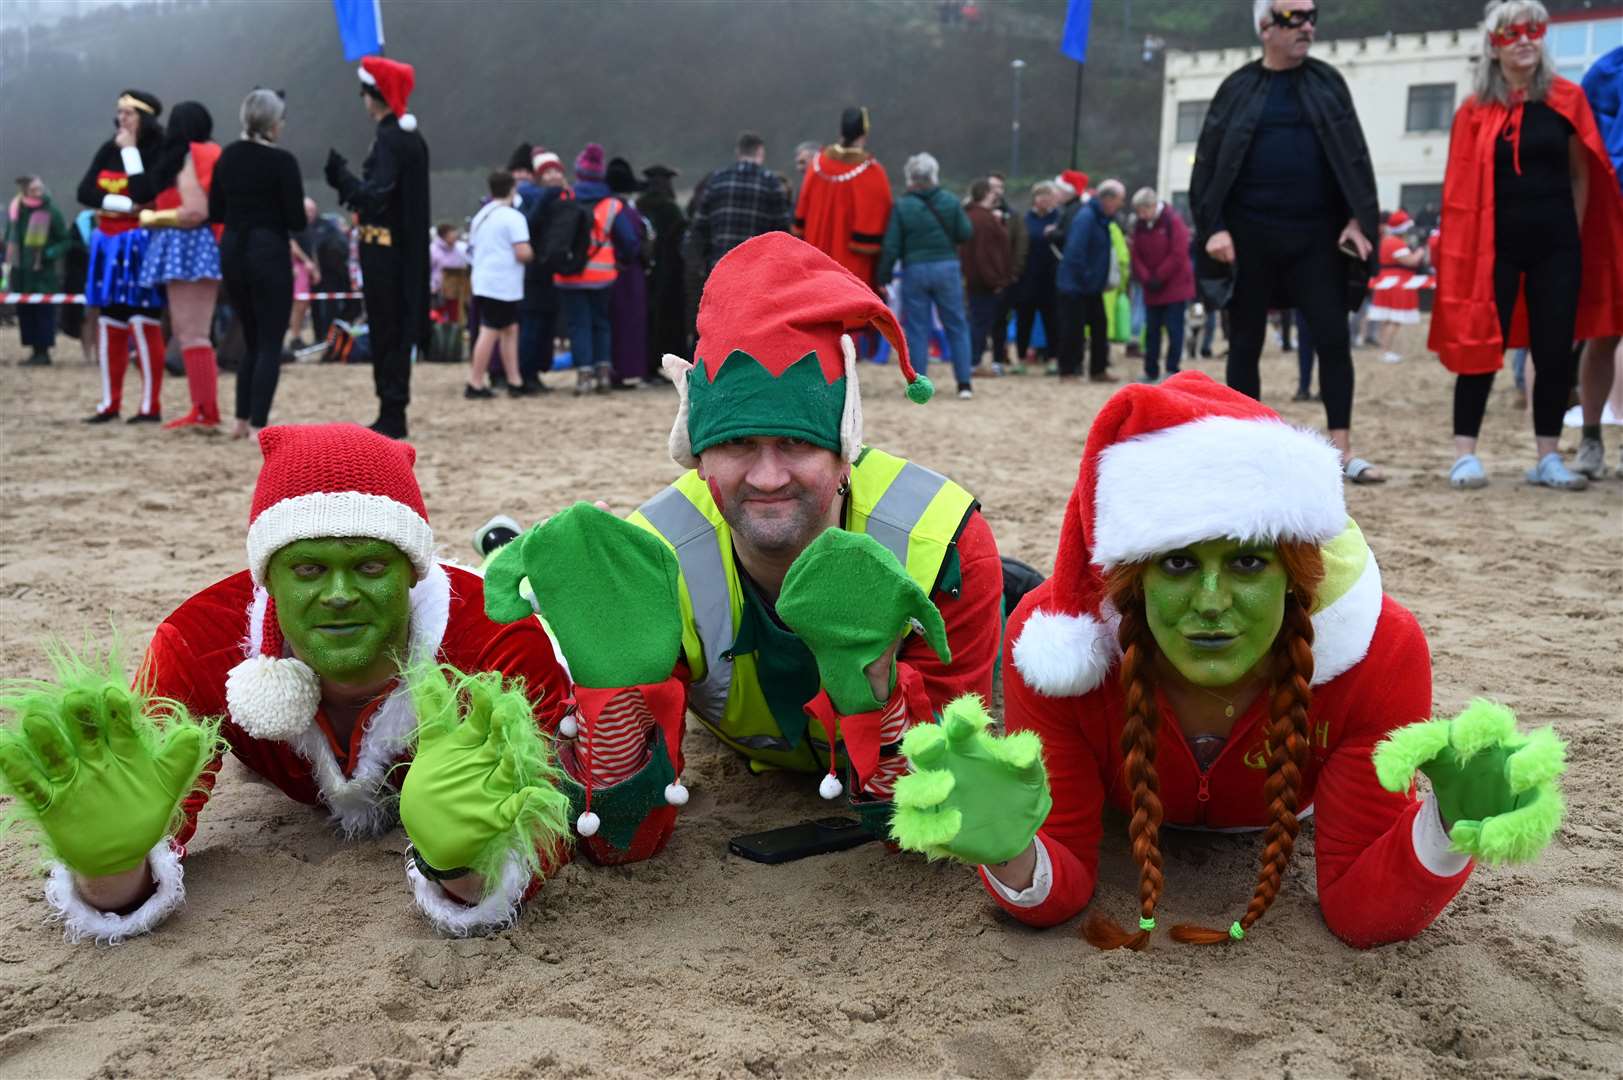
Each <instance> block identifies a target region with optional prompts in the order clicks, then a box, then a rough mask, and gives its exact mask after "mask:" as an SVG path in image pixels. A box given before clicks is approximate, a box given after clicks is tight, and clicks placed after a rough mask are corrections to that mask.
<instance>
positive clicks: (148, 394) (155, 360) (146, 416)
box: [129, 315, 164, 424]
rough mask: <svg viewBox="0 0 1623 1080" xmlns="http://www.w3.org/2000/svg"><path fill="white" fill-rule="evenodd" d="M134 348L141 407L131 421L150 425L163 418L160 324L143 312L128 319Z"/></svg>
mask: <svg viewBox="0 0 1623 1080" xmlns="http://www.w3.org/2000/svg"><path fill="white" fill-rule="evenodd" d="M130 333H131V334H133V335H134V336H135V351H136V354H137V355H138V356H140V358H141V408H140V411H138V412H137V413H136V414H135V415H134V416H132V417H130V419H129V422H130V423H132V424H152V423H156V422H158V421H159V420H161V419H163V404H162V393H163V355H164V342H163V323H161V322H159V321H158V320H157V319H154V318H151V317H149V316H146V315H137V316H135V318H133V319H131V320H130Z"/></svg>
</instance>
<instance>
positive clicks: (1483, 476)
mask: <svg viewBox="0 0 1623 1080" xmlns="http://www.w3.org/2000/svg"><path fill="white" fill-rule="evenodd" d="M1448 486H1449V487H1454V488H1459V489H1461V490H1462V491H1463V490H1465V489H1468V488H1479V487H1487V486H1488V474H1487V473H1486V472H1485V471H1483V468H1482V461H1481V460H1480V459H1479V458H1478V457H1477V456H1476V455H1475V454H1465V455H1463V456H1462V457H1461V458H1460V459H1459V460H1458V461H1456V462H1454V467H1453V468H1452V469H1449V470H1448Z"/></svg>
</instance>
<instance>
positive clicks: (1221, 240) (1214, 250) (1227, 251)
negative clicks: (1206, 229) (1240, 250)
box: [1206, 229, 1234, 263]
mask: <svg viewBox="0 0 1623 1080" xmlns="http://www.w3.org/2000/svg"><path fill="white" fill-rule="evenodd" d="M1206 254H1208V255H1210V256H1211V257H1212V258H1214V259H1216V260H1217V261H1218V262H1220V263H1232V262H1234V237H1232V236H1230V235H1229V231H1228V230H1227V229H1224V230H1223V231H1221V232H1214V233H1212V235H1211V237H1210V238H1209V239H1208V240H1207V241H1206Z"/></svg>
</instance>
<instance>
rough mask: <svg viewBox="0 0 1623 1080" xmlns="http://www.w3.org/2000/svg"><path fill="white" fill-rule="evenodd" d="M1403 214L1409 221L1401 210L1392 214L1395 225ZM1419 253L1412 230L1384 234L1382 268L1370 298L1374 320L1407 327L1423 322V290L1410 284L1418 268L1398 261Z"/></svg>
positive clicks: (1404, 219) (1405, 223)
mask: <svg viewBox="0 0 1623 1080" xmlns="http://www.w3.org/2000/svg"><path fill="white" fill-rule="evenodd" d="M1399 214H1402V215H1403V216H1402V219H1401V221H1402V223H1403V224H1404V225H1405V226H1407V225H1408V224H1409V215H1407V214H1404V213H1403V211H1401V210H1399V211H1397V213H1394V214H1393V215H1392V218H1393V221H1394V228H1395V227H1396V224H1395V223H1396V222H1397V221H1398V220H1399V219H1398V215H1399ZM1418 253H1419V252H1418V249H1417V248H1416V246H1415V245H1414V243H1413V241H1412V238H1411V234H1410V233H1407V232H1390V233H1387V234H1386V235H1385V236H1383V237H1381V247H1380V260H1381V269H1380V272H1379V273H1378V274H1376V275H1375V287H1374V288H1373V289H1372V290H1371V292H1370V300H1369V317H1370V320H1371V321H1373V322H1391V323H1400V324H1402V325H1406V326H1407V325H1410V324H1413V323H1418V322H1419V321H1420V290H1419V289H1412V288H1410V287H1409V283H1410V281H1411V280H1412V279H1414V278H1415V277H1416V276H1417V274H1418V271H1417V270H1415V269H1414V268H1413V267H1410V266H1405V265H1403V263H1401V262H1399V261H1398V260H1399V259H1404V258H1408V257H1409V256H1410V255H1415V254H1418Z"/></svg>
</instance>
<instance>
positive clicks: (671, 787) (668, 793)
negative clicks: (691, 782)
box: [665, 780, 688, 806]
mask: <svg viewBox="0 0 1623 1080" xmlns="http://www.w3.org/2000/svg"><path fill="white" fill-rule="evenodd" d="M665 802H666V803H667V804H668V805H670V806H686V805H687V804H688V789H687V785H686V784H684V783H682V781H680V780H678V781H677V782H676V783H674V784H666V785H665Z"/></svg>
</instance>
